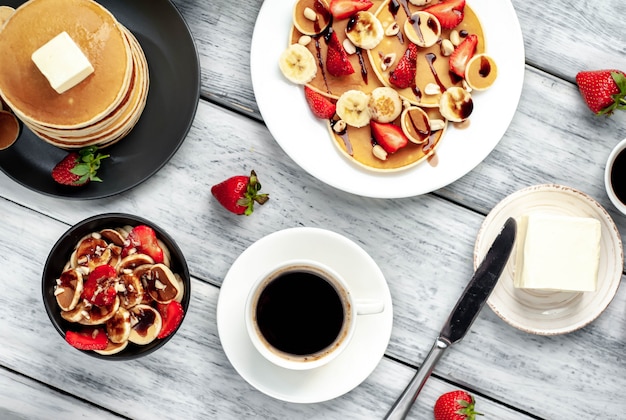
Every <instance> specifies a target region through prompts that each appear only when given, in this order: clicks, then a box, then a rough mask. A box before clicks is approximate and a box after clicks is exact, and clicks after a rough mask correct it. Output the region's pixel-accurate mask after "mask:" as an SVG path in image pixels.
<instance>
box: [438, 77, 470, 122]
mask: <svg viewBox="0 0 626 420" xmlns="http://www.w3.org/2000/svg"><path fill="white" fill-rule="evenodd" d="M473 110H474V102H473V101H472V95H471V94H470V93H469V92H468V91H466V90H465V89H463V88H462V87H459V86H452V87H449V88H448V89H447V90H446V91H445V92H444V93H443V94H442V95H441V99H440V101H439V112H440V113H441V115H442V116H443V117H444V118H446V119H447V120H450V121H453V122H461V121H464V120H466V119H467V118H469V116H470V114H471V113H472V111H473Z"/></svg>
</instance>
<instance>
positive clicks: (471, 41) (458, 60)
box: [450, 34, 478, 77]
mask: <svg viewBox="0 0 626 420" xmlns="http://www.w3.org/2000/svg"><path fill="white" fill-rule="evenodd" d="M476 45H478V36H476V35H475V34H471V35H468V36H467V38H465V39H464V40H463V42H461V43H460V44H459V46H458V47H456V48H455V50H454V52H453V53H452V55H450V71H451V72H452V73H454V74H456V75H457V76H459V77H465V67H466V66H467V63H468V62H469V61H470V59H471V58H472V57H473V56H474V53H475V52H476Z"/></svg>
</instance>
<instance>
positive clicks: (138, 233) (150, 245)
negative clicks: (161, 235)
mask: <svg viewBox="0 0 626 420" xmlns="http://www.w3.org/2000/svg"><path fill="white" fill-rule="evenodd" d="M133 248H136V249H137V251H138V252H141V253H142V254H146V255H149V256H150V257H151V258H152V259H153V260H154V262H155V263H157V264H158V263H162V262H163V250H162V249H161V247H160V246H159V243H158V242H157V237H156V232H155V231H154V229H152V228H151V227H150V226H146V225H139V226H135V227H134V228H133V229H132V230H131V231H130V233H129V234H128V244H127V245H125V246H124V248H123V249H122V256H123V257H125V256H127V255H128V254H129V253H130V250H131V249H133Z"/></svg>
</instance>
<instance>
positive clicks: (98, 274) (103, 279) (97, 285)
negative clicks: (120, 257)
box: [83, 264, 117, 306]
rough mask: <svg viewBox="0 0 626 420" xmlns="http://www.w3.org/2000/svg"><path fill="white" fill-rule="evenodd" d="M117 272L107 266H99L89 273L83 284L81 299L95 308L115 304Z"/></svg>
mask: <svg viewBox="0 0 626 420" xmlns="http://www.w3.org/2000/svg"><path fill="white" fill-rule="evenodd" d="M116 281H117V272H116V271H115V268H114V267H112V266H110V265H108V264H104V265H99V266H97V267H96V268H94V270H93V271H92V272H91V273H89V276H88V277H87V281H86V282H85V283H84V284H83V298H84V299H87V300H88V301H89V302H91V303H93V304H94V305H97V306H107V305H110V304H112V303H113V302H115V295H117V291H116V290H115V282H116Z"/></svg>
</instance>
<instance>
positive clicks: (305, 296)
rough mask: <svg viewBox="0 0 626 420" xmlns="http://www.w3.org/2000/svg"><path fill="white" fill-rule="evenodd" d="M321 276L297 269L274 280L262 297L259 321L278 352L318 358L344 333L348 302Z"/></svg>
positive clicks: (258, 306)
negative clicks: (346, 303) (345, 306)
mask: <svg viewBox="0 0 626 420" xmlns="http://www.w3.org/2000/svg"><path fill="white" fill-rule="evenodd" d="M341 293H345V292H338V291H337V289H336V288H335V286H334V285H333V284H331V283H330V282H329V281H328V280H326V278H324V277H323V276H321V275H320V274H318V273H315V272H313V271H311V270H307V269H304V268H298V267H294V268H291V269H289V270H286V271H285V272H282V273H279V274H278V275H277V276H276V277H274V278H273V279H271V280H270V281H269V282H268V283H267V284H266V285H265V287H264V288H263V290H262V291H261V293H260V294H259V298H258V301H257V305H256V320H257V325H258V328H259V331H260V333H261V334H262V335H263V337H264V338H265V340H266V341H267V342H268V343H269V344H270V345H271V346H272V347H274V348H275V349H277V350H279V351H281V352H284V353H289V354H293V355H297V356H305V355H315V354H316V353H319V352H322V351H323V350H324V349H326V348H328V347H329V346H331V345H332V344H333V343H334V342H335V341H336V340H337V339H338V338H339V335H340V333H341V332H342V328H343V325H344V318H345V316H346V315H345V309H344V299H343V298H342V296H341Z"/></svg>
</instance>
